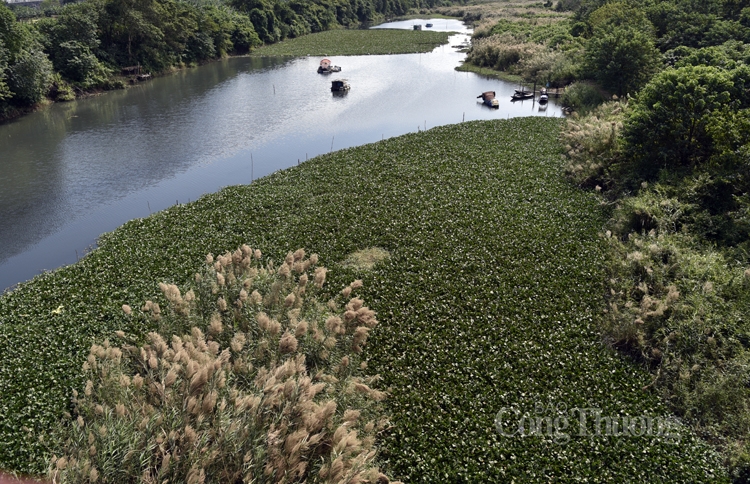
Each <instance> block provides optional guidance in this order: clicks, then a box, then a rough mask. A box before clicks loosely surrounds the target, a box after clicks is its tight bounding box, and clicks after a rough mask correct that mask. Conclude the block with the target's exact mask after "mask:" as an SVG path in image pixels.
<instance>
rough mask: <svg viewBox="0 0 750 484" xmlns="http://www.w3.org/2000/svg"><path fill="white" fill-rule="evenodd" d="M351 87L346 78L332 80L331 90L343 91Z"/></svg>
mask: <svg viewBox="0 0 750 484" xmlns="http://www.w3.org/2000/svg"><path fill="white" fill-rule="evenodd" d="M349 89H351V86H350V85H349V83H348V82H346V79H336V80H335V81H331V92H343V91H348V90H349Z"/></svg>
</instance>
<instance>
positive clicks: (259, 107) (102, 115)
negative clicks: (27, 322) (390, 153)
mask: <svg viewBox="0 0 750 484" xmlns="http://www.w3.org/2000/svg"><path fill="white" fill-rule="evenodd" d="M407 22H409V25H411V23H413V21H407ZM441 22H442V26H441ZM451 22H453V24H451ZM425 23H426V22H425ZM432 23H433V24H434V29H436V30H437V29H440V28H445V29H448V30H457V28H459V27H462V25H461V24H460V22H458V21H455V20H449V21H446V20H445V19H434V21H433V22H432ZM386 25H387V24H386ZM391 26H394V25H393V24H391ZM394 27H396V26H394ZM399 28H405V27H404V26H402V27H399ZM464 30H466V29H465V28H464ZM467 40H468V35H466V34H460V35H456V36H453V37H451V43H450V45H445V46H441V47H438V48H437V49H435V50H434V51H433V52H431V53H427V54H408V55H386V56H349V57H347V56H340V57H336V58H335V59H332V60H333V61H334V63H335V64H336V65H339V66H341V67H342V69H343V71H342V72H341V74H342V77H344V78H346V79H348V82H349V84H350V85H351V91H349V92H347V93H346V94H345V95H344V96H337V95H333V94H332V93H331V90H330V86H331V77H330V76H326V75H321V74H317V68H318V64H319V62H320V58H314V57H308V58H298V59H288V58H249V57H247V58H235V59H228V60H224V61H221V62H216V63H213V64H209V65H206V66H202V67H200V68H196V69H189V70H184V71H181V72H178V73H176V74H174V75H170V76H166V77H163V78H157V79H154V80H153V81H150V82H147V83H143V84H141V85H138V86H137V87H135V88H133V89H129V90H127V91H117V92H111V93H106V94H104V95H101V96H98V97H94V98H90V99H84V100H79V101H76V102H72V103H66V104H58V105H54V106H51V107H50V108H48V109H45V110H42V111H40V112H38V113H34V114H31V115H29V116H26V117H24V118H21V119H19V120H17V121H15V122H12V123H8V124H5V125H2V126H0V140H2V141H0V181H2V183H0V263H1V264H0V290H2V289H3V288H5V287H8V286H10V285H12V284H14V283H16V282H19V281H22V280H26V279H29V278H30V277H32V276H33V275H35V274H37V273H39V272H40V271H41V270H44V269H53V268H55V267H59V266H60V265H63V264H69V263H72V262H75V260H76V257H78V256H80V254H82V253H83V250H84V249H85V248H86V247H89V246H91V245H92V244H94V242H95V240H96V237H97V236H98V235H99V234H101V233H103V232H107V231H111V230H113V229H115V228H116V227H117V226H119V225H121V224H122V223H124V222H126V221H127V220H129V219H132V218H136V217H144V216H147V215H148V214H149V213H150V212H153V211H156V210H160V209H163V208H166V207H167V206H169V205H172V204H174V203H175V201H179V202H187V201H189V200H195V199H196V198H198V197H199V196H201V195H202V194H204V193H207V192H213V191H216V190H218V189H219V188H221V187H223V186H227V185H231V184H236V183H248V182H250V181H251V179H253V178H258V177H260V176H264V175H267V174H269V173H271V172H273V171H276V170H279V169H282V168H286V167H290V166H294V165H295V164H297V162H298V160H299V161H304V160H305V159H307V158H310V157H313V156H315V155H318V154H321V153H326V152H328V151H330V150H331V149H341V148H345V147H350V146H356V145H360V144H364V143H370V142H375V141H379V140H381V139H382V138H385V137H391V136H397V135H401V134H404V133H407V132H414V131H417V130H421V129H429V128H431V127H434V126H438V125H443V124H450V123H458V122H461V121H463V120H466V121H470V120H475V119H498V118H503V119H504V118H507V117H511V116H530V115H542V116H560V115H561V113H560V109H559V107H558V106H557V105H555V104H554V103H553V102H550V104H549V106H548V107H547V108H546V111H540V110H539V108H540V106H539V105H538V104H537V103H533V102H531V101H528V102H526V101H525V102H519V103H515V104H512V103H510V101H509V99H510V96H511V94H512V93H513V90H514V88H515V87H516V86H513V85H511V84H507V83H503V82H501V81H497V80H492V79H485V78H482V77H481V76H477V75H475V74H472V73H465V72H457V71H455V69H454V68H455V67H456V66H457V65H459V63H460V61H461V60H462V59H463V57H464V55H465V54H462V53H459V52H457V49H456V46H458V45H460V44H462V43H464V42H466V41H467ZM490 90H491V91H496V92H497V97H498V99H500V101H501V102H500V108H499V109H495V110H490V109H487V108H486V107H485V106H483V105H482V104H481V103H477V102H476V96H477V94H479V93H481V92H484V91H490Z"/></svg>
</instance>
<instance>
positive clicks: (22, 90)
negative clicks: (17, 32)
mask: <svg viewBox="0 0 750 484" xmlns="http://www.w3.org/2000/svg"><path fill="white" fill-rule="evenodd" d="M8 71H9V75H8V86H9V87H10V90H11V91H12V92H13V99H14V100H17V101H20V102H21V103H22V104H26V105H31V104H36V103H38V102H39V101H41V100H42V99H43V98H44V96H45V95H46V94H47V92H48V91H49V87H50V83H51V80H52V63H51V62H50V61H49V59H48V58H47V55H46V54H45V53H44V52H42V50H41V48H37V47H32V48H31V49H29V50H24V51H22V52H21V54H20V55H19V56H18V58H17V59H16V62H15V63H14V64H12V65H11V66H10V67H9V69H8Z"/></svg>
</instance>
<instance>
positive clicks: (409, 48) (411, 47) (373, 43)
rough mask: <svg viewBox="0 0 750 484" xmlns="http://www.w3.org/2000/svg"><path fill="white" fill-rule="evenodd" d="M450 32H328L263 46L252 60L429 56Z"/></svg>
mask: <svg viewBox="0 0 750 484" xmlns="http://www.w3.org/2000/svg"><path fill="white" fill-rule="evenodd" d="M450 35H451V33H450V32H434V31H415V30H403V29H370V30H343V29H339V30H328V31H325V32H318V33H315V34H310V35H305V36H302V37H297V38H295V39H288V40H285V41H283V42H279V43H276V44H271V45H266V46H263V47H261V48H259V49H256V50H255V51H253V54H252V55H255V56H304V55H323V56H325V55H377V54H412V53H414V54H416V53H420V52H431V51H432V50H433V49H435V47H438V46H440V45H443V44H446V43H448V37H450Z"/></svg>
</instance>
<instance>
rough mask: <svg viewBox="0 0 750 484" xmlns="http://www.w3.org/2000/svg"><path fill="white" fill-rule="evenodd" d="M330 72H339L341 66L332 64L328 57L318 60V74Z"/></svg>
mask: <svg viewBox="0 0 750 484" xmlns="http://www.w3.org/2000/svg"><path fill="white" fill-rule="evenodd" d="M331 72H341V68H340V67H339V66H334V65H332V64H331V61H330V60H329V59H323V60H322V61H320V65H319V66H318V74H330V73H331Z"/></svg>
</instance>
